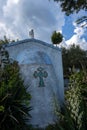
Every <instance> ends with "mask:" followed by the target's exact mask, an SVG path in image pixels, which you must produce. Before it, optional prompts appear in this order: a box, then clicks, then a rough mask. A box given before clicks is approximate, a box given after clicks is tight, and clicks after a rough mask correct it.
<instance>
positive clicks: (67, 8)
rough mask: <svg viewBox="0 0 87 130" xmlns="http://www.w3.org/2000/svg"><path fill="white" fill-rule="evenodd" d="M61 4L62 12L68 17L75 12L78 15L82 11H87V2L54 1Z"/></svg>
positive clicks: (73, 0) (76, 0) (72, 0)
mask: <svg viewBox="0 0 87 130" xmlns="http://www.w3.org/2000/svg"><path fill="white" fill-rule="evenodd" d="M54 1H55V2H59V3H60V5H61V8H62V11H63V12H65V14H66V15H70V14H72V13H74V12H76V13H78V12H79V11H80V10H82V9H83V10H85V11H86V10H87V0H54Z"/></svg>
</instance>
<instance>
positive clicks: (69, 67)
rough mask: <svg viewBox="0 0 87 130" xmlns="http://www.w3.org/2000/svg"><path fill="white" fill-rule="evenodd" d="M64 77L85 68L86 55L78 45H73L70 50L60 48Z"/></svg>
mask: <svg viewBox="0 0 87 130" xmlns="http://www.w3.org/2000/svg"><path fill="white" fill-rule="evenodd" d="M62 57H63V68H64V75H65V76H69V75H71V74H72V73H73V71H75V70H83V69H86V68H87V54H86V51H84V50H82V49H81V48H80V47H79V46H78V45H77V46H75V45H74V44H73V45H71V46H70V48H68V49H66V48H62Z"/></svg>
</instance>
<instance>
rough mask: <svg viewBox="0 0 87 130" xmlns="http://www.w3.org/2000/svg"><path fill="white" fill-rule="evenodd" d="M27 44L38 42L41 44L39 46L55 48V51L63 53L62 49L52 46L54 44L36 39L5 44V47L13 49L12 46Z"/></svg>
mask: <svg viewBox="0 0 87 130" xmlns="http://www.w3.org/2000/svg"><path fill="white" fill-rule="evenodd" d="M26 42H37V43H39V44H42V45H45V46H48V47H51V48H53V49H56V50H59V51H61V49H60V48H59V47H55V46H54V45H52V44H49V43H47V42H44V41H41V40H38V39H35V38H31V39H25V40H20V41H17V42H11V43H9V44H5V45H4V46H5V47H11V46H15V45H18V44H22V43H26Z"/></svg>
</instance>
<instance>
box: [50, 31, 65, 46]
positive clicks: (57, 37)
mask: <svg viewBox="0 0 87 130" xmlns="http://www.w3.org/2000/svg"><path fill="white" fill-rule="evenodd" d="M62 40H63V36H62V34H61V33H60V32H56V31H54V32H53V34H52V36H51V41H52V43H53V44H55V45H57V44H59V43H60V42H62Z"/></svg>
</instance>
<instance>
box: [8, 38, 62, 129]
mask: <svg viewBox="0 0 87 130" xmlns="http://www.w3.org/2000/svg"><path fill="white" fill-rule="evenodd" d="M7 50H8V51H9V54H10V57H11V58H12V59H14V60H17V61H18V62H19V65H20V69H21V70H20V71H21V74H22V77H23V78H24V81H25V84H27V85H29V91H30V92H31V95H32V99H31V106H32V108H33V109H32V111H31V115H32V119H31V123H32V124H33V125H35V126H39V127H45V126H47V125H48V124H50V123H53V122H54V121H55V114H54V106H53V100H54V96H55V97H56V98H57V99H58V101H59V102H60V103H61V104H62V103H63V101H64V83H63V68H62V57H61V50H60V49H59V48H58V47H54V46H53V45H50V44H48V43H45V42H42V41H39V40H36V39H27V40H23V41H19V42H16V43H11V44H10V45H8V46H7ZM40 66H41V67H43V68H44V70H45V71H46V72H47V73H48V77H47V78H44V83H45V87H38V85H39V78H37V79H36V78H34V76H33V74H34V72H35V71H36V70H37V68H38V67H40Z"/></svg>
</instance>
